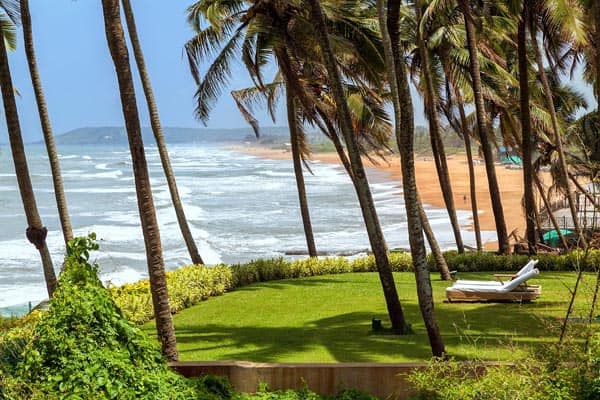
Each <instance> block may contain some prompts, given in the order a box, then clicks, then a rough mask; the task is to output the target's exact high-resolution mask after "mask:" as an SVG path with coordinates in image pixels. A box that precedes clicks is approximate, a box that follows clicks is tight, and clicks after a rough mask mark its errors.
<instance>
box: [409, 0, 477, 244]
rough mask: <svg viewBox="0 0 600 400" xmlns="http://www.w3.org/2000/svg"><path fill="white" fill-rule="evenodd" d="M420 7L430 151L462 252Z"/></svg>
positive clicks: (418, 17) (417, 8)
mask: <svg viewBox="0 0 600 400" xmlns="http://www.w3.org/2000/svg"><path fill="white" fill-rule="evenodd" d="M422 7H423V2H422V1H420V0H415V1H414V8H415V18H416V39H417V40H416V45H417V50H418V54H419V59H420V62H421V80H422V83H421V87H422V89H423V97H424V100H425V113H426V115H427V118H428V120H429V135H430V137H431V149H432V151H433V156H434V159H435V167H436V170H437V174H438V179H439V181H440V186H441V189H442V195H443V197H444V203H446V209H447V210H448V216H449V217H450V223H451V225H452V231H453V232H454V239H455V241H456V247H457V248H458V252H459V253H463V252H464V251H465V248H464V245H463V240H462V236H461V232H460V225H459V223H458V217H457V215H456V206H455V204H454V195H453V194H452V184H451V182H450V175H449V171H448V163H447V160H446V151H445V149H444V143H443V141H442V134H441V127H440V117H439V113H438V109H439V101H438V95H437V91H436V90H435V87H434V83H433V77H432V71H431V65H430V64H431V63H430V61H429V49H428V48H427V44H426V42H425V38H424V29H423V27H424V25H425V24H424V23H423V21H422Z"/></svg>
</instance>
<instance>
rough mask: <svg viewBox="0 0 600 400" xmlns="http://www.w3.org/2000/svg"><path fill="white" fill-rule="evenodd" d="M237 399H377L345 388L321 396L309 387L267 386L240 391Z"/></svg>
mask: <svg viewBox="0 0 600 400" xmlns="http://www.w3.org/2000/svg"><path fill="white" fill-rule="evenodd" d="M234 399H235V400H377V398H376V397H373V396H371V395H370V394H367V393H363V392H359V391H358V390H344V391H341V392H340V393H338V394H336V395H334V396H320V395H318V394H316V393H314V392H312V391H311V390H310V389H308V388H307V387H304V388H302V389H299V390H285V391H283V390H278V391H274V392H270V391H267V390H266V389H265V388H263V389H261V390H259V391H258V392H257V393H254V394H247V393H239V394H237V395H236V396H235V397H234Z"/></svg>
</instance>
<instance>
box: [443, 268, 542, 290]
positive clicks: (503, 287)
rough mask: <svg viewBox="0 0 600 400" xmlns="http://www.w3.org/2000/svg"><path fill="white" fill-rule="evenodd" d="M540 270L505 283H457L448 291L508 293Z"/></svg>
mask: <svg viewBox="0 0 600 400" xmlns="http://www.w3.org/2000/svg"><path fill="white" fill-rule="evenodd" d="M539 273H540V271H539V270H538V269H537V268H534V269H532V270H531V271H529V272H526V273H525V274H523V275H521V276H518V277H516V278H515V279H513V280H511V281H508V282H506V283H504V284H503V285H500V286H498V285H486V284H483V285H474V284H468V285H462V284H458V283H455V284H454V285H452V286H451V287H449V288H447V289H446V291H452V290H461V291H463V292H476V293H508V292H511V291H513V290H514V289H516V288H517V287H518V286H519V285H520V284H522V283H523V282H526V281H527V280H528V279H531V278H532V277H534V276H535V275H538V274H539Z"/></svg>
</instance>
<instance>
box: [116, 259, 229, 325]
mask: <svg viewBox="0 0 600 400" xmlns="http://www.w3.org/2000/svg"><path fill="white" fill-rule="evenodd" d="M166 275H167V289H168V291H169V301H170V306H171V312H173V313H177V312H179V311H181V310H183V309H185V308H188V307H191V306H193V305H194V304H196V303H198V302H200V301H202V300H206V299H207V298H209V297H211V296H218V295H221V294H223V293H225V292H226V291H227V290H230V289H231V288H232V287H233V276H232V270H231V269H230V268H229V267H227V266H224V265H217V266H214V267H206V266H203V265H190V266H187V267H182V268H180V269H177V270H175V271H170V272H167V274H166ZM109 290H110V293H111V296H112V298H113V300H114V301H115V303H116V304H117V305H118V306H119V308H120V309H121V311H122V312H123V314H124V315H125V316H126V317H127V319H128V320H129V321H131V322H134V323H136V324H143V323H145V322H148V321H150V320H151V319H152V318H154V312H153V307H152V296H151V293H150V281H148V279H144V280H141V281H139V282H136V283H128V284H125V285H123V286H118V287H111V288H110V289H109Z"/></svg>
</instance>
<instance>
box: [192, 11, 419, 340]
mask: <svg viewBox="0 0 600 400" xmlns="http://www.w3.org/2000/svg"><path fill="white" fill-rule="evenodd" d="M245 4H246V3H245V2H244V1H243V0H239V1H234V2H228V3H213V2H210V1H206V0H204V1H200V2H198V3H195V4H194V5H192V6H191V7H190V8H189V16H190V17H189V20H190V22H191V23H192V25H193V26H194V28H195V30H196V31H197V32H198V34H197V35H196V37H195V38H193V39H192V40H190V41H189V42H188V44H187V45H186V50H187V53H188V57H189V58H190V61H191V62H190V65H191V71H192V75H193V76H194V78H195V79H196V81H197V83H198V90H197V92H196V98H197V100H198V107H197V108H196V115H197V116H198V118H199V119H200V120H202V121H206V119H207V118H208V113H209V111H210V107H211V105H212V103H213V101H214V100H215V99H216V97H217V96H218V95H219V94H220V93H221V87H222V86H223V85H224V83H226V82H227V79H228V71H229V64H230V62H231V60H232V59H233V57H235V55H237V53H238V52H237V49H241V53H242V54H241V56H242V61H243V62H244V63H245V65H246V67H247V69H248V71H249V72H250V75H251V77H252V78H253V80H254V81H255V84H257V86H258V87H261V86H264V83H263V79H262V73H261V68H260V67H262V66H263V65H265V64H266V62H268V59H269V57H270V56H274V57H275V59H276V61H277V63H278V64H279V69H280V70H281V74H282V75H283V76H284V77H285V84H286V89H290V88H291V89H292V92H293V94H294V95H295V96H297V97H296V99H297V101H298V104H299V106H300V107H302V109H303V113H304V114H305V115H306V116H307V118H308V119H309V120H310V121H311V123H314V124H316V125H318V126H319V129H321V130H323V131H324V132H327V134H328V135H331V137H332V138H333V137H334V136H335V135H337V133H335V126H336V125H337V126H338V127H339V128H341V129H340V130H341V132H342V135H343V137H344V140H345V142H346V149H347V152H348V155H347V161H348V165H349V168H350V169H351V171H352V174H351V176H352V182H353V184H354V187H355V190H356V192H357V196H358V198H359V202H360V204H361V209H362V212H363V217H364V220H365V225H366V227H367V234H368V236H369V241H370V243H371V248H372V250H373V253H374V256H375V259H376V262H377V266H378V271H379V277H380V280H381V283H382V287H383V291H384V297H385V300H386V305H387V308H388V314H389V316H390V320H391V322H392V329H393V330H395V331H396V332H398V333H406V332H407V331H408V325H407V324H406V321H405V319H404V314H403V311H402V307H401V305H400V300H399V299H398V293H397V291H396V287H395V284H394V279H393V275H392V269H391V265H390V263H389V260H388V257H387V248H386V244H385V240H384V238H383V233H382V231H381V226H380V225H379V220H378V217H377V213H376V210H375V207H374V202H373V198H372V195H371V192H370V188H369V185H368V180H367V177H366V173H365V170H364V167H363V164H362V160H361V146H360V144H359V143H358V142H357V138H356V137H355V132H354V131H353V129H352V117H351V115H350V111H349V110H348V103H347V101H346V94H345V93H344V88H343V85H342V83H341V81H340V73H339V71H338V69H337V68H338V66H340V67H341V68H343V69H344V70H345V72H354V73H356V71H349V69H350V68H347V66H346V63H345V62H346V61H347V60H348V59H350V58H353V59H359V60H369V64H365V65H371V64H372V63H374V62H376V61H377V59H378V58H380V56H379V53H378V52H377V50H376V47H374V46H373V45H372V43H373V41H375V40H376V36H375V35H374V33H373V31H372V29H371V28H370V27H369V26H368V24H366V23H364V22H362V21H361V20H360V19H358V18H352V17H351V16H350V17H348V16H346V15H342V14H340V15H341V17H340V18H339V19H338V20H336V21H331V25H332V26H334V27H336V28H337V30H339V32H340V36H339V39H340V40H337V41H336V44H337V45H339V44H342V45H350V46H351V48H352V49H353V50H352V51H353V52H354V54H357V50H356V49H358V48H360V49H361V50H362V51H367V52H370V53H369V55H368V56H365V55H354V56H348V55H347V53H344V55H345V57H344V58H343V59H342V60H336V58H335V56H334V53H333V51H332V50H331V47H330V46H331V44H330V43H329V37H328V36H327V27H326V26H325V25H324V24H326V21H323V18H324V16H323V14H322V10H321V8H320V5H319V3H318V2H317V3H316V7H317V9H318V12H319V14H318V18H320V19H319V21H320V22H318V23H316V24H315V15H314V12H315V8H314V5H315V4H312V5H311V7H310V10H311V11H310V12H309V13H303V10H302V7H300V6H299V5H297V4H293V3H285V4H280V3H277V4H273V3H269V2H263V1H258V2H252V3H249V6H248V8H247V9H246V8H245ZM360 8H361V9H362V10H364V7H360ZM349 9H350V11H352V9H351V8H349V7H344V8H338V9H336V12H339V13H344V11H348V10H349ZM217 10H218V11H217ZM241 10H243V11H241ZM215 12H217V14H218V15H219V18H215V15H217V14H215ZM201 16H203V17H204V18H205V19H206V20H208V21H209V23H210V25H209V26H208V27H207V28H206V29H201V28H200V26H199V24H200V17H201ZM319 24H321V25H319ZM315 26H316V27H317V29H315ZM315 31H316V32H317V35H316V39H314V38H315V36H312V35H313V33H314V32H315ZM344 35H345V36H344ZM351 38H352V40H350V39H351ZM219 47H220V48H221V50H220V52H219V53H218V54H217V56H216V57H215V60H214V62H213V64H212V65H211V66H210V67H209V68H208V70H207V72H206V74H205V75H204V78H203V79H202V80H200V79H199V74H198V67H199V64H200V62H201V60H202V56H203V55H206V54H208V53H209V52H210V51H211V50H213V49H215V48H219ZM318 49H320V50H321V52H320V53H322V55H323V60H324V61H325V62H322V63H321V64H322V65H323V64H324V66H325V68H323V70H322V71H318V70H316V71H315V72H316V77H317V78H319V76H326V79H325V80H324V82H326V85H322V84H318V82H317V85H316V86H317V87H316V88H312V86H311V84H312V83H313V81H312V80H311V81H305V80H301V79H300V77H304V76H308V75H305V74H304V72H305V71H304V69H303V67H304V66H305V65H304V60H308V61H312V60H314V59H315V57H318V55H319V53H317V51H318ZM350 65H352V66H356V67H358V68H359V69H358V73H359V75H357V76H358V80H359V81H361V80H364V81H368V82H373V81H376V80H377V76H378V75H377V73H373V68H372V67H370V66H367V67H361V65H360V64H358V63H350ZM361 68H362V69H361ZM325 99H328V102H329V103H333V104H334V105H333V106H327V105H326V101H325ZM332 117H335V118H332ZM332 121H334V123H333V122H332ZM334 143H335V142H334ZM339 147H341V143H340V144H339V146H338V145H336V148H339ZM341 151H342V150H341ZM342 154H343V151H342ZM344 157H345V155H344ZM342 159H344V158H342Z"/></svg>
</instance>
